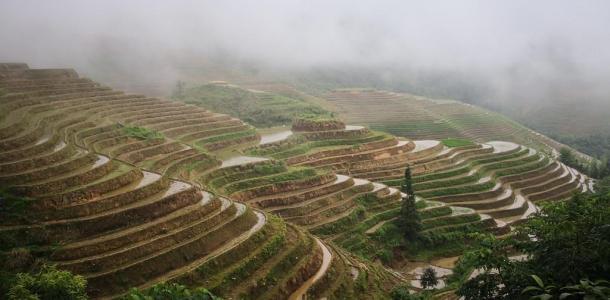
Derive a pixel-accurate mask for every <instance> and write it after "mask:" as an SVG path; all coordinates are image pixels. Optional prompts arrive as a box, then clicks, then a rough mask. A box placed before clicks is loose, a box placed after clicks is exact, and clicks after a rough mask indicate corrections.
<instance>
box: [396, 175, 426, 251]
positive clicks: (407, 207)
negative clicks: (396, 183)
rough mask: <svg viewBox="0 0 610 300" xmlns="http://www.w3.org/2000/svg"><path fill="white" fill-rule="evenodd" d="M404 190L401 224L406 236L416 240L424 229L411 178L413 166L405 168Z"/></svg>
mask: <svg viewBox="0 0 610 300" xmlns="http://www.w3.org/2000/svg"><path fill="white" fill-rule="evenodd" d="M401 189H402V192H403V193H405V194H406V196H405V197H404V198H403V200H402V206H401V209H400V224H401V227H402V230H403V232H404V234H405V237H406V238H407V239H408V240H414V239H416V238H417V237H418V236H419V231H420V230H421V229H422V225H421V218H420V216H419V212H418V211H417V207H416V205H415V193H414V191H413V183H412V179H411V167H409V166H407V168H406V169H405V179H404V182H403V184H402V187H401Z"/></svg>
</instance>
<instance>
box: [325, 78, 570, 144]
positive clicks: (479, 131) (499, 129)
mask: <svg viewBox="0 0 610 300" xmlns="http://www.w3.org/2000/svg"><path fill="white" fill-rule="evenodd" d="M323 97H324V98H325V99H327V100H329V101H330V102H331V103H332V104H334V106H335V107H336V108H337V112H338V113H339V114H340V116H341V117H342V118H344V119H345V120H346V121H348V122H350V123H354V124H362V125H367V126H370V127H371V128H373V129H376V130H381V131H386V132H389V133H392V134H395V135H398V136H406V137H410V138H414V139H444V138H466V139H471V140H473V141H477V142H487V141H495V140H503V141H510V142H514V143H517V144H522V145H525V146H528V147H533V148H535V149H538V150H541V151H542V150H543V151H551V150H552V149H555V150H559V149H561V148H562V147H564V146H563V145H562V144H559V143H558V142H556V141H554V140H552V139H549V138H547V137H545V136H542V135H540V134H538V133H535V132H533V131H531V130H529V129H527V128H525V127H524V126H522V125H520V124H518V123H516V122H514V121H512V120H510V119H508V118H506V117H504V116H502V115H500V114H498V113H494V112H491V111H488V110H485V109H483V108H480V107H477V106H473V105H468V104H464V103H461V102H457V101H453V100H432V99H429V98H425V97H420V96H415V95H409V94H402V93H393V92H387V91H380V90H372V89H354V90H335V91H332V92H329V93H328V94H326V95H324V96H323ZM369 112H376V113H369Z"/></svg>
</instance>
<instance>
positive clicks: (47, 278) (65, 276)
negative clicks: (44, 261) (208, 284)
mask: <svg viewBox="0 0 610 300" xmlns="http://www.w3.org/2000/svg"><path fill="white" fill-rule="evenodd" d="M86 286H87V281H86V280H85V278H84V277H82V276H78V275H73V274H72V273H70V272H68V271H60V270H57V269H56V268H55V267H53V266H43V267H42V269H41V270H40V271H39V272H37V273H34V274H30V273H18V274H16V276H15V277H14V278H13V279H12V283H11V287H10V289H9V291H8V299H10V300H55V299H63V300H85V299H88V298H87V293H86V291H85V288H86Z"/></svg>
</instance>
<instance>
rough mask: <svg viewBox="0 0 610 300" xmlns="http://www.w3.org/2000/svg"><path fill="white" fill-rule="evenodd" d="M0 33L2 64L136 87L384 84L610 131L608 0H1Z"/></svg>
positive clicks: (565, 131)
mask: <svg viewBox="0 0 610 300" xmlns="http://www.w3.org/2000/svg"><path fill="white" fill-rule="evenodd" d="M0 25H2V26H0V40H2V42H3V47H2V49H0V60H2V61H27V62H28V63H30V65H32V66H33V67H62V66H73V67H75V68H77V69H78V70H79V71H80V72H81V73H83V75H86V76H90V77H92V78H94V79H97V80H100V81H102V82H105V83H107V84H111V85H113V86H117V87H119V88H126V89H129V90H135V91H140V90H143V91H147V92H149V93H153V94H160V95H163V94H167V93H168V92H169V91H170V90H171V88H172V87H173V85H174V84H175V82H176V81H177V80H187V81H189V80H191V81H198V80H212V79H215V78H218V79H228V80H232V79H236V78H238V79H244V78H262V79H265V80H284V81H285V80H288V81H290V82H293V83H297V84H299V85H301V86H306V87H308V88H311V89H331V88H336V87H350V86H366V87H379V88H385V89H392V90H397V91H405V92H410V93H415V94H422V95H425V96H430V97H440V98H454V99H459V100H461V101H464V102H468V103H475V104H480V105H483V106H485V107H488V108H492V109H495V110H498V111H501V112H504V113H506V114H508V115H509V116H511V117H513V118H516V119H517V120H519V121H520V122H523V123H525V124H526V125H529V126H532V127H534V128H536V129H539V130H542V131H543V132H545V133H547V134H551V135H558V136H564V135H566V136H570V135H572V136H581V135H589V134H596V133H597V134H603V133H604V132H607V131H608V130H610V121H608V120H610V113H608V112H610V99H609V96H608V95H610V83H608V78H610V68H608V66H609V65H610V42H609V41H610V39H609V37H610V4H609V3H608V2H606V1H582V2H578V3H574V2H572V1H536V2H531V1H502V2H500V1H494V2H489V1H465V2H459V3H458V2H454V1H432V2H426V3H421V2H416V1H382V2H377V1H374V2H373V1H370V2H359V3H357V4H355V3H353V2H352V1H333V2H332V3H328V2H327V1H256V2H220V3H219V2H217V1H172V2H165V1H130V2H127V3H126V2H125V1H93V2H91V1H89V2H83V1H73V0H72V1H70V0H66V1H53V2H49V1H33V0H29V1H3V2H2V3H1V4H0ZM24 37H27V38H24Z"/></svg>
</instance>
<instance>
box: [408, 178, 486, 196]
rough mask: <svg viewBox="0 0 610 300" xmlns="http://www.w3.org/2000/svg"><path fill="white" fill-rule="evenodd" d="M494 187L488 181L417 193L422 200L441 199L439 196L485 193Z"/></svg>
mask: <svg viewBox="0 0 610 300" xmlns="http://www.w3.org/2000/svg"><path fill="white" fill-rule="evenodd" d="M495 185H496V183H495V182H493V181H488V182H484V183H478V184H473V185H466V186H460V187H448V188H445V189H439V190H432V191H429V192H422V193H418V195H419V196H421V197H424V198H433V197H441V196H449V195H459V194H469V193H478V192H483V191H487V190H489V189H491V188H493V187H494V186H495Z"/></svg>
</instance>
